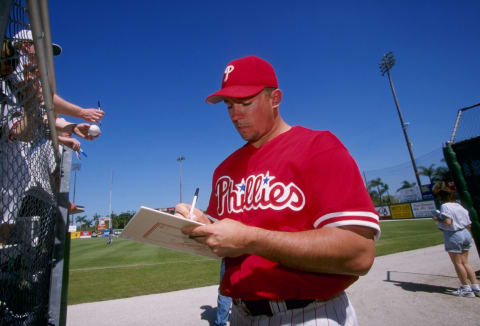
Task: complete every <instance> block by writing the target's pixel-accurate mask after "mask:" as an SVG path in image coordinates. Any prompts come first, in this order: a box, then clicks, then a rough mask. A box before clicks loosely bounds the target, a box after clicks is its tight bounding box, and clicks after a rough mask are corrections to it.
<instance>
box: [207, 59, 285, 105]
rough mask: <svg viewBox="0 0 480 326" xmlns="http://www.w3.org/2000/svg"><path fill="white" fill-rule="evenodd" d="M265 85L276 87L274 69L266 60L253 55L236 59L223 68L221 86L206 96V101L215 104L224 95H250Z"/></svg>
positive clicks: (239, 96)
mask: <svg viewBox="0 0 480 326" xmlns="http://www.w3.org/2000/svg"><path fill="white" fill-rule="evenodd" d="M265 87H274V88H277V87H278V82H277V77H276V76H275V71H274V70H273V67H272V66H271V65H270V64H269V63H268V62H267V61H265V60H263V59H261V58H259V57H255V56H249V57H244V58H240V59H236V60H233V61H232V62H230V63H229V64H228V65H227V67H226V68H225V72H224V73H223V79H222V88H221V89H220V90H219V91H217V92H215V93H213V94H212V95H210V96H209V97H207V99H206V102H207V103H209V104H215V103H218V102H220V101H222V100H223V98H224V97H233V98H244V97H250V96H253V95H256V94H258V93H260V92H261V91H262V90H263V89H264V88H265Z"/></svg>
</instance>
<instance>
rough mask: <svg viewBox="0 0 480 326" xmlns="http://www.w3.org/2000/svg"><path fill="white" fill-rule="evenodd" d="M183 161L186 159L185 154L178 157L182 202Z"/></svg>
mask: <svg viewBox="0 0 480 326" xmlns="http://www.w3.org/2000/svg"><path fill="white" fill-rule="evenodd" d="M182 161H185V157H184V156H181V155H180V156H179V157H177V162H178V166H179V168H180V203H181V202H182Z"/></svg>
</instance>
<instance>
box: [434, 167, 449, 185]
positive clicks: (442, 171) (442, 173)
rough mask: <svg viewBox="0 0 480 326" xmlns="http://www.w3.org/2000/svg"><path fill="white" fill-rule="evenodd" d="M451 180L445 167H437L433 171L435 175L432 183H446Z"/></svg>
mask: <svg viewBox="0 0 480 326" xmlns="http://www.w3.org/2000/svg"><path fill="white" fill-rule="evenodd" d="M450 179H452V174H451V173H450V170H449V169H448V168H447V167H446V166H439V167H438V168H436V169H435V174H434V176H433V178H432V180H433V181H434V182H438V181H447V180H450Z"/></svg>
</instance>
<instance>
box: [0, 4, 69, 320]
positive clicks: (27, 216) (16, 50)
mask: <svg viewBox="0 0 480 326" xmlns="http://www.w3.org/2000/svg"><path fill="white" fill-rule="evenodd" d="M31 2H32V1H29V3H28V4H29V5H30V3H31ZM27 7H28V8H27ZM30 9H31V8H30V6H27V4H26V3H25V2H24V1H22V0H15V1H9V0H2V4H1V5H0V11H1V12H0V18H1V22H0V27H1V28H2V30H1V32H2V37H1V41H2V52H1V59H0V63H1V99H0V105H1V115H0V119H1V120H0V122H1V123H0V179H1V184H0V196H1V197H0V212H1V214H2V216H1V220H0V325H48V324H49V323H51V318H50V316H49V304H50V302H49V301H50V288H51V276H52V267H53V264H52V260H53V258H54V249H55V234H56V221H57V214H58V206H57V199H58V198H57V197H58V191H59V186H60V172H59V171H60V169H59V163H60V157H59V154H58V150H56V148H58V145H57V143H56V142H55V141H52V139H55V137H56V133H55V131H54V130H53V131H52V130H51V129H50V127H49V126H50V125H51V120H52V119H51V117H52V113H51V112H50V113H49V112H48V110H47V108H48V106H47V105H45V102H46V101H45V98H44V97H45V91H46V90H49V89H50V88H49V87H50V86H49V85H47V84H46V83H45V80H42V81H43V83H42V82H41V78H40V69H39V65H40V64H42V63H41V62H39V59H38V57H39V55H38V52H39V51H38V44H37V42H34V41H33V40H34V37H33V34H35V33H32V28H31V20H32V12H35V10H30ZM34 43H35V45H34ZM36 50H37V51H36ZM51 68H52V69H53V67H51Z"/></svg>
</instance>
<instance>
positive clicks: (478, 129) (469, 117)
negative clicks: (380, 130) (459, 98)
mask: <svg viewBox="0 0 480 326" xmlns="http://www.w3.org/2000/svg"><path fill="white" fill-rule="evenodd" d="M479 135H480V103H478V104H475V105H472V106H470V107H467V108H464V109H460V110H459V111H458V115H457V121H456V122H455V127H454V128H453V132H452V137H451V139H450V141H451V142H452V143H458V142H461V141H464V140H468V139H471V138H474V137H477V136H479Z"/></svg>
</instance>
